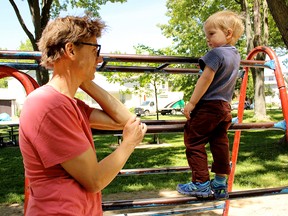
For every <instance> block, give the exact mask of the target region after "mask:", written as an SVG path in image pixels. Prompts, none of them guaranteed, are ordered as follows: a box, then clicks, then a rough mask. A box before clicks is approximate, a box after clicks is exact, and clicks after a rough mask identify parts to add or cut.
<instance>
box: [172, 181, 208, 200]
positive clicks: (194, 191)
mask: <svg viewBox="0 0 288 216" xmlns="http://www.w3.org/2000/svg"><path fill="white" fill-rule="evenodd" d="M176 189H177V191H178V192H179V193H181V194H185V195H190V196H195V197H200V198H207V197H209V196H211V195H212V192H211V187H210V181H206V182H204V183H200V182H195V183H193V182H189V183H187V184H178V185H177V188H176Z"/></svg>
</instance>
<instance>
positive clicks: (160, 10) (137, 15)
mask: <svg viewBox="0 0 288 216" xmlns="http://www.w3.org/2000/svg"><path fill="white" fill-rule="evenodd" d="M15 2H16V4H17V5H19V10H20V12H21V14H22V15H23V19H24V20H25V22H26V23H27V26H28V28H29V30H30V31H31V32H33V31H34V28H33V25H32V21H31V17H30V12H29V9H28V4H27V2H26V1H22V0H15ZM165 3H166V0H145V1H144V0H142V1H140V0H128V1H127V2H126V3H123V4H121V3H107V4H106V5H104V6H101V10H100V11H99V13H100V16H101V18H102V20H103V21H104V22H105V23H106V25H107V26H108V27H107V28H106V31H105V32H104V33H103V35H102V37H101V38H100V39H99V41H98V43H99V44H101V45H102V49H101V52H102V53H110V52H115V51H119V52H121V53H126V54H135V49H134V48H133V46H137V45H138V44H144V45H147V46H150V47H152V48H154V49H159V48H164V47H167V46H169V45H170V44H171V40H170V39H167V38H165V37H164V36H163V35H162V33H161V30H160V28H159V27H157V24H167V23H168V17H167V16H166V15H165V13H166V5H165ZM67 14H68V15H78V16H81V15H83V11H82V10H79V9H73V10H69V11H68V12H67V13H65V15H67ZM63 15H64V14H62V16H63ZM0 20H1V21H0V32H1V33H0V48H2V49H8V50H17V49H18V48H19V46H20V43H21V41H22V42H25V41H26V40H27V39H28V37H27V36H26V34H25V32H24V31H23V30H22V28H21V26H20V24H19V22H18V20H17V17H16V15H15V13H14V10H13V8H12V6H11V5H10V3H9V1H8V0H1V1H0Z"/></svg>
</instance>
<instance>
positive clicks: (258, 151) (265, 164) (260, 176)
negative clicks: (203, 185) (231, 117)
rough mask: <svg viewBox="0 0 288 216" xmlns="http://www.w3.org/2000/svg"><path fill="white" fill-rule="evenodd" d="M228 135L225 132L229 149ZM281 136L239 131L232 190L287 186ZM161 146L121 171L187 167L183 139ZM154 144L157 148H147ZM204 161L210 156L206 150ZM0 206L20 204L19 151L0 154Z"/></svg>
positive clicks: (99, 144) (172, 180)
mask: <svg viewBox="0 0 288 216" xmlns="http://www.w3.org/2000/svg"><path fill="white" fill-rule="evenodd" d="M233 136H234V133H233V132H229V138H230V143H231V149H232V146H233V144H232V143H233V142H232V141H233ZM282 136H283V132H280V131H272V130H268V131H267V130H266V131H251V132H250V131H249V132H246V131H243V132H242V134H241V140H240V142H241V143H240V150H239V156H238V162H237V165H236V175H235V184H234V187H233V188H241V189H246V188H251V189H252V188H262V187H278V186H286V185H288V178H287V171H288V166H287V164H288V146H282V145H279V144H276V143H277V142H278V141H279V139H280V138H281V137H282ZM159 137H160V141H161V143H169V144H170V145H169V146H166V147H159V148H151V149H136V150H135V151H134V153H133V154H132V155H131V157H130V158H129V160H128V161H127V163H126V164H125V167H124V168H125V169H132V168H133V169H137V168H149V167H171V166H187V161H186V157H185V147H184V144H183V134H182V133H177V134H161V135H160V136H159ZM151 139H153V137H152V135H147V136H146V137H145V140H144V142H146V143H149V142H150V141H151ZM94 141H95V145H96V151H97V157H98V160H101V159H103V158H104V157H106V156H107V155H108V154H110V153H111V152H112V151H114V148H111V145H114V146H115V144H116V143H117V138H116V137H113V136H111V135H103V136H95V137H94ZM152 145H156V144H152ZM207 149H208V150H207V152H208V157H209V162H210V164H211V158H212V157H211V154H210V151H209V146H208V145H207ZM0 165H1V166H0V176H1V177H0V203H20V202H21V201H23V199H24V169H23V163H22V156H21V153H20V149H19V148H18V147H7V148H1V149H0ZM190 179H191V173H168V174H151V175H141V176H118V177H116V179H115V180H113V182H112V183H111V184H110V185H109V186H108V187H107V188H105V189H104V190H103V193H104V194H113V193H118V192H134V191H138V192H139V191H143V193H144V192H145V191H151V190H165V189H167V190H175V187H176V185H177V184H178V183H185V182H188V181H190Z"/></svg>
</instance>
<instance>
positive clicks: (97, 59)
mask: <svg viewBox="0 0 288 216" xmlns="http://www.w3.org/2000/svg"><path fill="white" fill-rule="evenodd" d="M96 62H97V64H98V63H101V62H103V57H102V56H98V57H97V58H96Z"/></svg>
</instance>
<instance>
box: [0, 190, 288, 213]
mask: <svg viewBox="0 0 288 216" xmlns="http://www.w3.org/2000/svg"><path fill="white" fill-rule="evenodd" d="M154 197H158V198H164V197H181V195H179V194H178V193H177V192H176V191H151V192H145V193H143V192H138V193H117V194H112V195H103V201H112V200H134V199H149V198H154ZM222 203H223V202H222ZM220 204H221V202H211V203H199V204H189V205H181V206H173V207H172V206H168V207H162V208H161V210H165V209H169V210H171V209H174V210H176V209H179V208H181V209H187V208H191V207H195V208H199V207H203V206H213V205H214V206H215V205H220ZM159 209H160V207H155V208H150V209H144V210H143V209H138V210H133V211H132V210H131V209H129V210H122V211H121V210H119V211H105V212H104V216H111V215H118V214H119V215H121V214H122V215H124V214H125V213H127V212H148V211H157V210H159ZM222 213H223V210H222V209H217V210H210V211H205V212H196V213H195V212H193V213H186V214H182V215H193V216H194V215H195V216H218V215H222ZM23 214H24V210H23V205H19V204H13V205H0V215H1V216H23ZM178 215H179V214H178ZM246 215H251V216H286V215H288V195H287V194H285V195H284V194H283V195H273V196H265V197H256V198H246V199H238V200H231V201H230V209H229V216H246Z"/></svg>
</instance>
